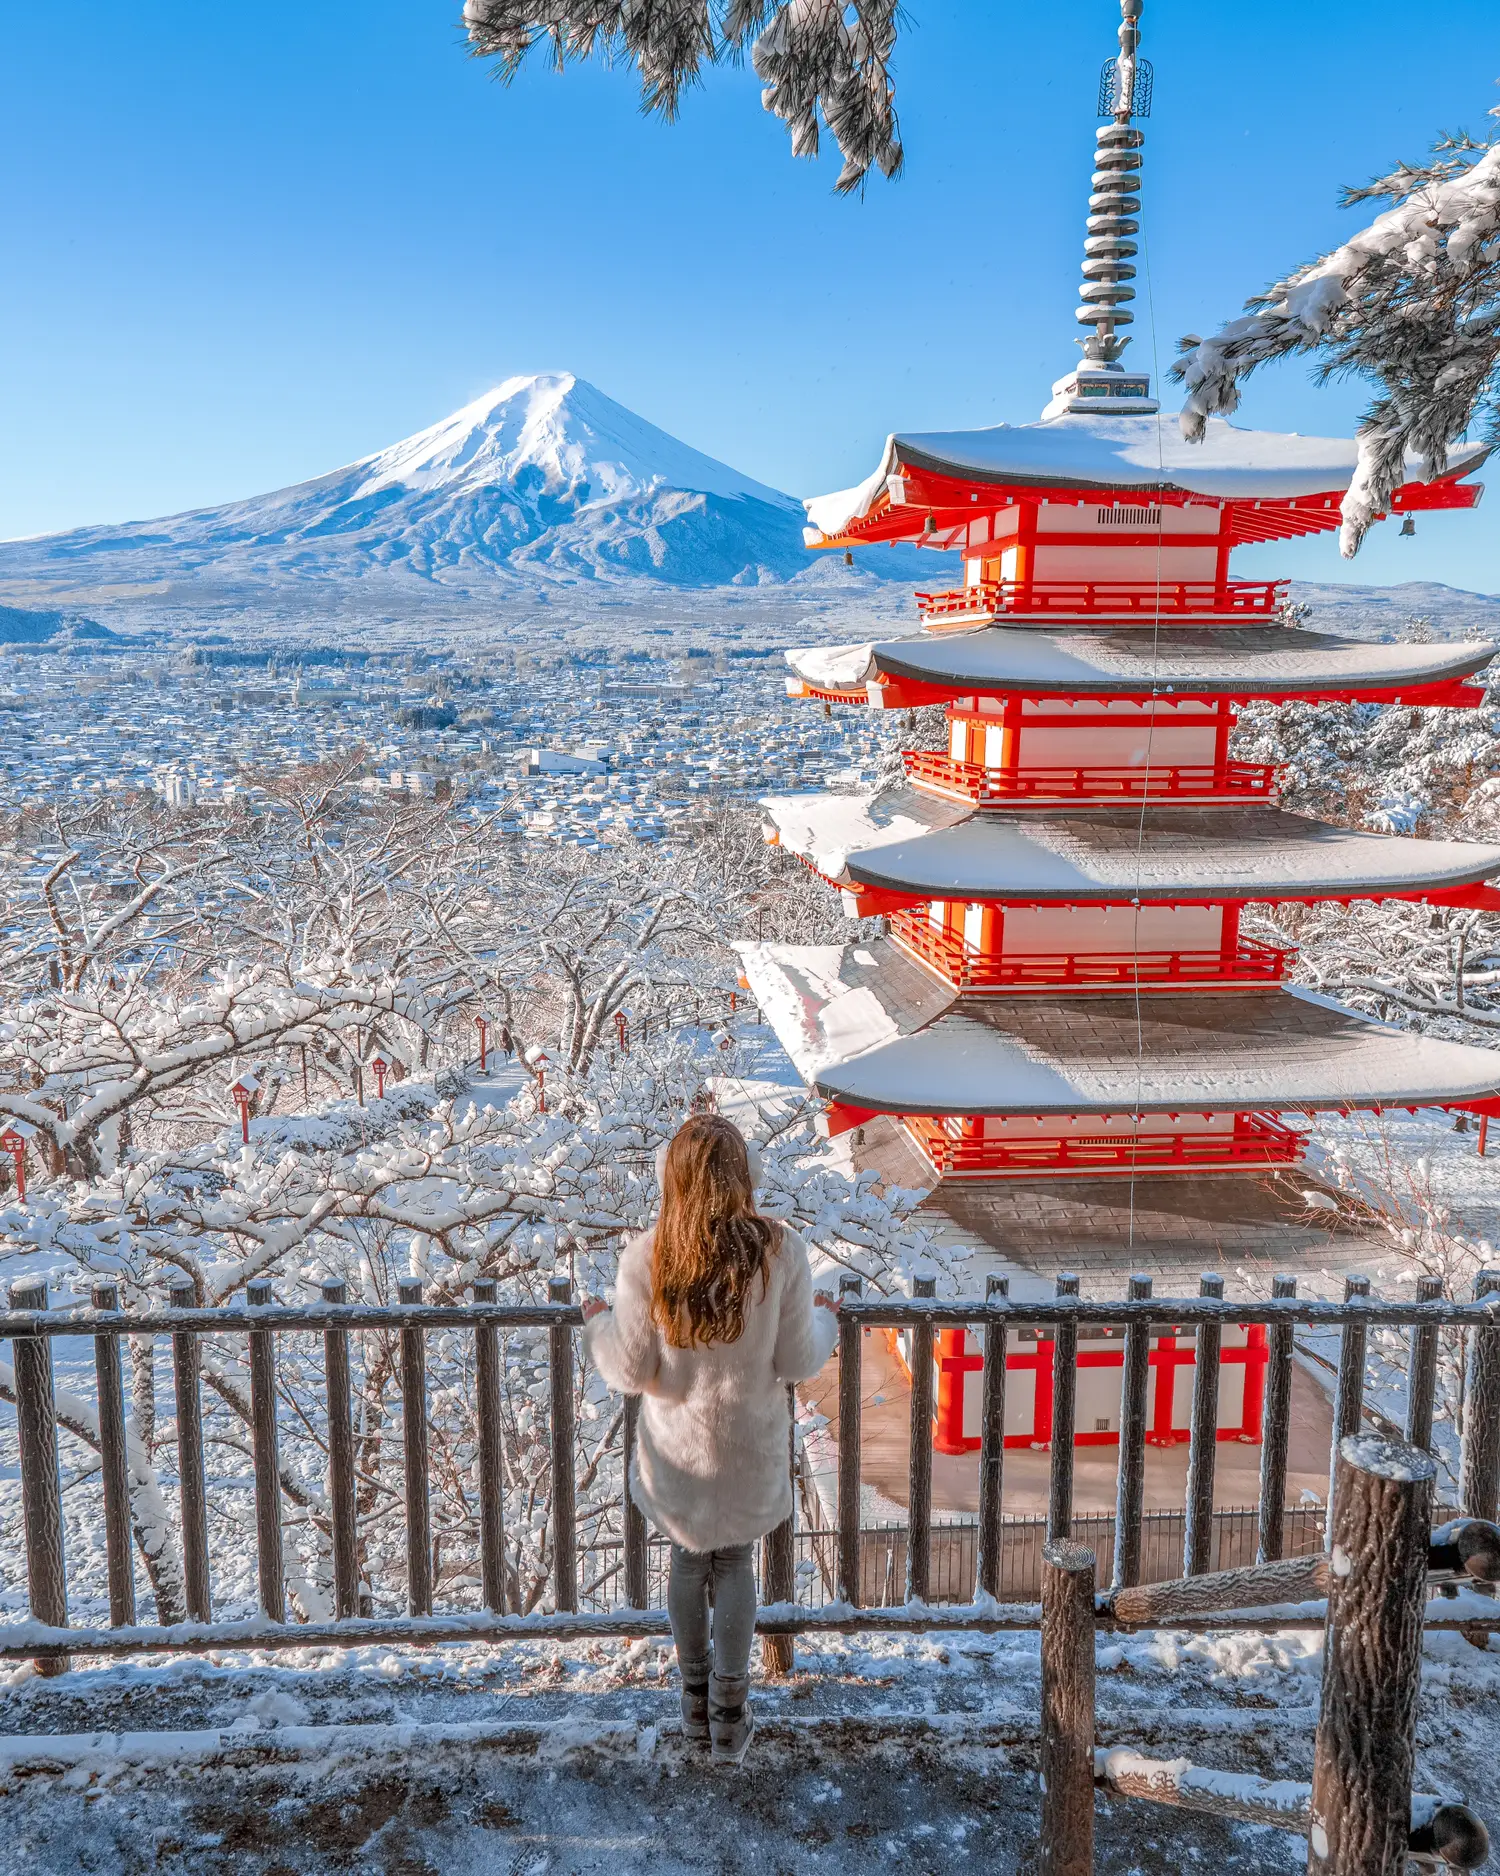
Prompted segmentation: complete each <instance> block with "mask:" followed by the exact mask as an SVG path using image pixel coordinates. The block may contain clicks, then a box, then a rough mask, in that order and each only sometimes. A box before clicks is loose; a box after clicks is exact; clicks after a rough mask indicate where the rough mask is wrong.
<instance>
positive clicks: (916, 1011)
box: [740, 940, 1500, 1114]
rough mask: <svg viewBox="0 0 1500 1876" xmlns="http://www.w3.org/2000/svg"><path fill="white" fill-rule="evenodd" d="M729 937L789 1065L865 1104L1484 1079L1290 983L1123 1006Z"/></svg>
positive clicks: (1328, 1098)
mask: <svg viewBox="0 0 1500 1876" xmlns="http://www.w3.org/2000/svg"><path fill="white" fill-rule="evenodd" d="M740 951H741V955H742V957H743V958H744V961H745V970H746V975H747V977H748V978H749V980H750V983H751V987H752V989H753V990H754V992H755V995H756V997H757V999H758V1000H759V1002H760V1005H761V1008H762V1009H763V1010H764V1012H765V1014H766V1015H767V1017H768V1018H769V1019H770V1021H771V1024H772V1026H773V1027H774V1028H775V1030H776V1033H777V1035H778V1037H779V1038H780V1040H781V1043H782V1046H783V1047H784V1048H785V1049H786V1050H787V1052H788V1053H789V1054H790V1055H791V1057H792V1060H793V1061H794V1062H795V1063H796V1065H797V1068H798V1071H799V1072H800V1073H801V1074H802V1075H803V1077H804V1078H805V1079H806V1080H808V1081H809V1082H811V1083H812V1084H813V1085H814V1086H815V1087H816V1089H817V1091H818V1092H819V1093H820V1094H822V1095H824V1096H825V1097H826V1098H828V1099H830V1100H838V1101H842V1102H845V1103H847V1104H848V1105H849V1106H851V1107H863V1108H870V1109H873V1110H875V1111H877V1112H881V1113H890V1114H1091V1113H1098V1114H1130V1113H1179V1112H1190V1113H1199V1112H1201V1113H1214V1112H1218V1113H1224V1112H1257V1111H1270V1112H1278V1111H1281V1110H1284V1109H1293V1110H1298V1109H1305V1108H1341V1107H1351V1108H1369V1107H1379V1106H1387V1107H1430V1106H1433V1105H1436V1104H1440V1103H1442V1102H1452V1101H1468V1100H1477V1099H1488V1098H1493V1097H1494V1096H1495V1095H1496V1094H1500V1057H1497V1056H1496V1055H1495V1053H1494V1052H1492V1051H1491V1050H1488V1049H1475V1048H1469V1047H1467V1046H1466V1045H1464V1044H1462V1043H1456V1042H1439V1041H1436V1040H1434V1039H1432V1038H1431V1037H1427V1036H1414V1035H1412V1034H1410V1033H1409V1032H1407V1031H1405V1030H1398V1029H1392V1028H1388V1027H1386V1026H1385V1025H1384V1024H1381V1023H1375V1022H1371V1021H1370V1020H1368V1019H1367V1018H1365V1017H1362V1016H1357V1015H1356V1014H1354V1012H1352V1011H1349V1010H1344V1009H1341V1008H1340V1007H1338V1006H1337V1005H1335V1004H1330V1003H1329V1002H1327V1001H1326V1000H1317V1001H1314V1000H1313V999H1311V998H1308V997H1303V996H1300V995H1299V994H1298V993H1297V992H1295V991H1275V992H1257V993H1252V994H1248V995H1233V994H1225V993H1219V994H1213V995H1205V996H1193V995H1188V996H1171V997H1153V998H1150V999H1148V1000H1147V1001H1146V1002H1145V1003H1144V1004H1143V1006H1142V1008H1141V1011H1140V1013H1139V1016H1138V1015H1137V1011H1136V1007H1135V1000H1134V999H1133V998H1131V997H1097V996H1095V997H1089V996H1077V997H1025V998H1016V999H1014V1000H1006V1001H993V1002H991V1001H978V1000H976V999H973V998H968V999H958V998H955V997H953V996H952V995H951V993H948V994H946V995H945V994H944V993H943V992H942V991H941V990H940V989H939V988H938V987H937V986H936V985H935V984H934V982H933V980H932V979H930V978H928V977H927V976H926V974H925V973H924V972H920V971H918V970H917V969H916V967H915V966H913V965H912V964H911V963H910V961H909V960H907V959H906V958H904V957H903V956H902V955H901V953H900V952H898V951H897V950H896V949H895V947H894V946H892V945H891V944H889V943H888V942H886V941H885V940H877V941H875V942H874V943H871V944H868V945H862V946H850V947H847V948H846V949H844V950H843V952H842V954H839V953H837V952H835V951H834V949H833V948H832V947H830V946H826V945H823V946H812V947H808V946H798V945H744V946H741V947H740ZM935 1006H936V1007H935Z"/></svg>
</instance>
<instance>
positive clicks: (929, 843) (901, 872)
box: [762, 787, 1500, 904]
mask: <svg viewBox="0 0 1500 1876" xmlns="http://www.w3.org/2000/svg"><path fill="white" fill-rule="evenodd" d="M762 805H763V806H764V807H765V809H766V811H767V813H768V814H769V815H770V817H771V819H772V821H773V822H774V824H775V826H776V828H777V831H778V834H779V837H780V844H781V845H782V846H784V847H786V848H787V849H789V851H791V852H793V853H795V854H797V855H798V856H799V857H800V858H802V859H805V860H806V861H807V862H808V863H809V864H810V865H811V866H813V867H815V868H816V869H817V871H818V872H820V873H822V874H823V875H824V876H825V877H826V878H828V879H831V880H834V881H835V882H837V883H838V884H839V885H844V884H849V883H852V884H855V885H859V886H873V887H878V888H881V889H883V890H885V891H889V892H897V893H908V894H911V895H912V896H913V897H914V898H917V899H980V900H982V899H1005V900H1022V901H1026V902H1045V901H1050V902H1053V903H1060V904H1067V903H1086V902H1088V901H1091V900H1113V901H1118V900H1120V899H1122V898H1137V899H1142V900H1147V901H1150V900H1156V901H1176V900H1183V899H1204V898H1207V899H1210V900H1218V899H1240V900H1244V899H1258V900H1276V899H1339V898H1345V897H1349V896H1353V897H1357V898H1358V897H1365V896H1370V897H1378V896H1381V895H1384V894H1390V893H1413V892H1416V893H1420V892H1424V891H1430V892H1437V891H1442V890H1445V889H1447V888H1451V887H1455V886H1468V885H1474V884H1477V883H1479V882H1480V881H1483V880H1485V879H1488V878H1490V877H1491V876H1493V875H1500V846H1494V845H1486V844H1482V843H1480V842H1473V841H1458V840H1415V839H1411V838H1409V837H1407V836H1404V835H1395V834H1372V833H1366V832H1363V831H1362V830H1360V829H1357V828H1347V827H1334V826H1330V825H1329V824H1327V823H1326V822H1323V821H1316V820H1312V819H1310V818H1308V817H1307V816H1305V815H1300V814H1291V813H1288V812H1287V811H1286V810H1285V809H1283V808H1275V807H1271V806H1268V805H1263V804H1259V803H1256V804H1244V805H1231V806H1224V807H1168V806H1161V807H1159V806H1155V805H1151V806H1146V807H1144V808H1143V807H1138V806H1134V807H1106V808H1083V809H1075V810H1072V811H1063V812H1059V811H1057V810H1051V811H1046V812H1040V813H1038V812H1030V813H1014V812H1004V811H1000V812H997V811H995V810H973V809H966V808H964V807H961V806H959V805H958V804H956V803H950V802H943V801H940V800H937V799H934V798H932V797H929V796H924V795H923V794H922V793H921V792H920V791H919V790H917V789H914V788H908V787H898V788H890V789H885V790H882V791H881V792H880V793H877V794H872V795H769V796H767V797H766V798H765V800H764V802H763V803H762Z"/></svg>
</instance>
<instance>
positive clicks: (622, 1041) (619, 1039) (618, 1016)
mask: <svg viewBox="0 0 1500 1876" xmlns="http://www.w3.org/2000/svg"><path fill="white" fill-rule="evenodd" d="M615 1041H616V1043H617V1044H618V1045H619V1049H620V1053H621V1055H629V1053H630V1042H629V1038H628V1036H627V1033H626V1028H625V1012H624V1011H623V1010H616V1011H615Z"/></svg>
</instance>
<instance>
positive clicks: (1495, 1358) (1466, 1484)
mask: <svg viewBox="0 0 1500 1876" xmlns="http://www.w3.org/2000/svg"><path fill="white" fill-rule="evenodd" d="M1497 1294H1500V1270H1481V1271H1480V1273H1479V1275H1478V1276H1477V1277H1476V1278H1475V1279H1474V1301H1475V1302H1476V1303H1479V1302H1483V1300H1484V1299H1485V1298H1486V1297H1489V1296H1496V1295H1497ZM1458 1501H1459V1506H1460V1508H1461V1509H1462V1510H1463V1511H1464V1512H1465V1513H1467V1515H1468V1516H1469V1517H1471V1518H1489V1519H1491V1520H1494V1519H1495V1518H1497V1517H1500V1314H1497V1317H1496V1325H1495V1327H1493V1328H1483V1329H1471V1330H1470V1331H1469V1371H1468V1383H1467V1386H1466V1388H1465V1398H1464V1436H1463V1450H1462V1454H1461V1457H1460V1462H1459V1485H1458Z"/></svg>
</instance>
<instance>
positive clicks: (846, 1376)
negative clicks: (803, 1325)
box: [838, 1277, 865, 1609]
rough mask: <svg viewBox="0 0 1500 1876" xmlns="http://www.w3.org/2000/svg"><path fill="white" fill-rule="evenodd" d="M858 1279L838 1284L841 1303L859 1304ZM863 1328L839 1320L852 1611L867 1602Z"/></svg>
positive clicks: (841, 1575)
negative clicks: (862, 1445)
mask: <svg viewBox="0 0 1500 1876" xmlns="http://www.w3.org/2000/svg"><path fill="white" fill-rule="evenodd" d="M862 1287H863V1286H862V1284H861V1283H860V1280H859V1278H858V1277H844V1278H843V1279H841V1281H840V1283H839V1300H840V1302H844V1303H853V1302H857V1301H858V1300H859V1295H860V1291H861V1289H862ZM864 1339H865V1332H864V1327H863V1325H862V1324H860V1323H858V1322H855V1321H852V1320H851V1319H850V1317H849V1316H847V1315H841V1316H840V1318H839V1488H838V1489H839V1555H838V1597H839V1601H840V1602H845V1603H848V1604H849V1606H850V1607H851V1608H855V1609H857V1608H859V1607H860V1605H861V1603H862V1602H863V1600H864V1597H863V1588H864V1585H863V1583H862V1581H861V1577H860V1539H859V1525H860V1516H859V1506H860V1404H861V1397H862V1393H863V1386H864V1370H863V1364H864Z"/></svg>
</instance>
